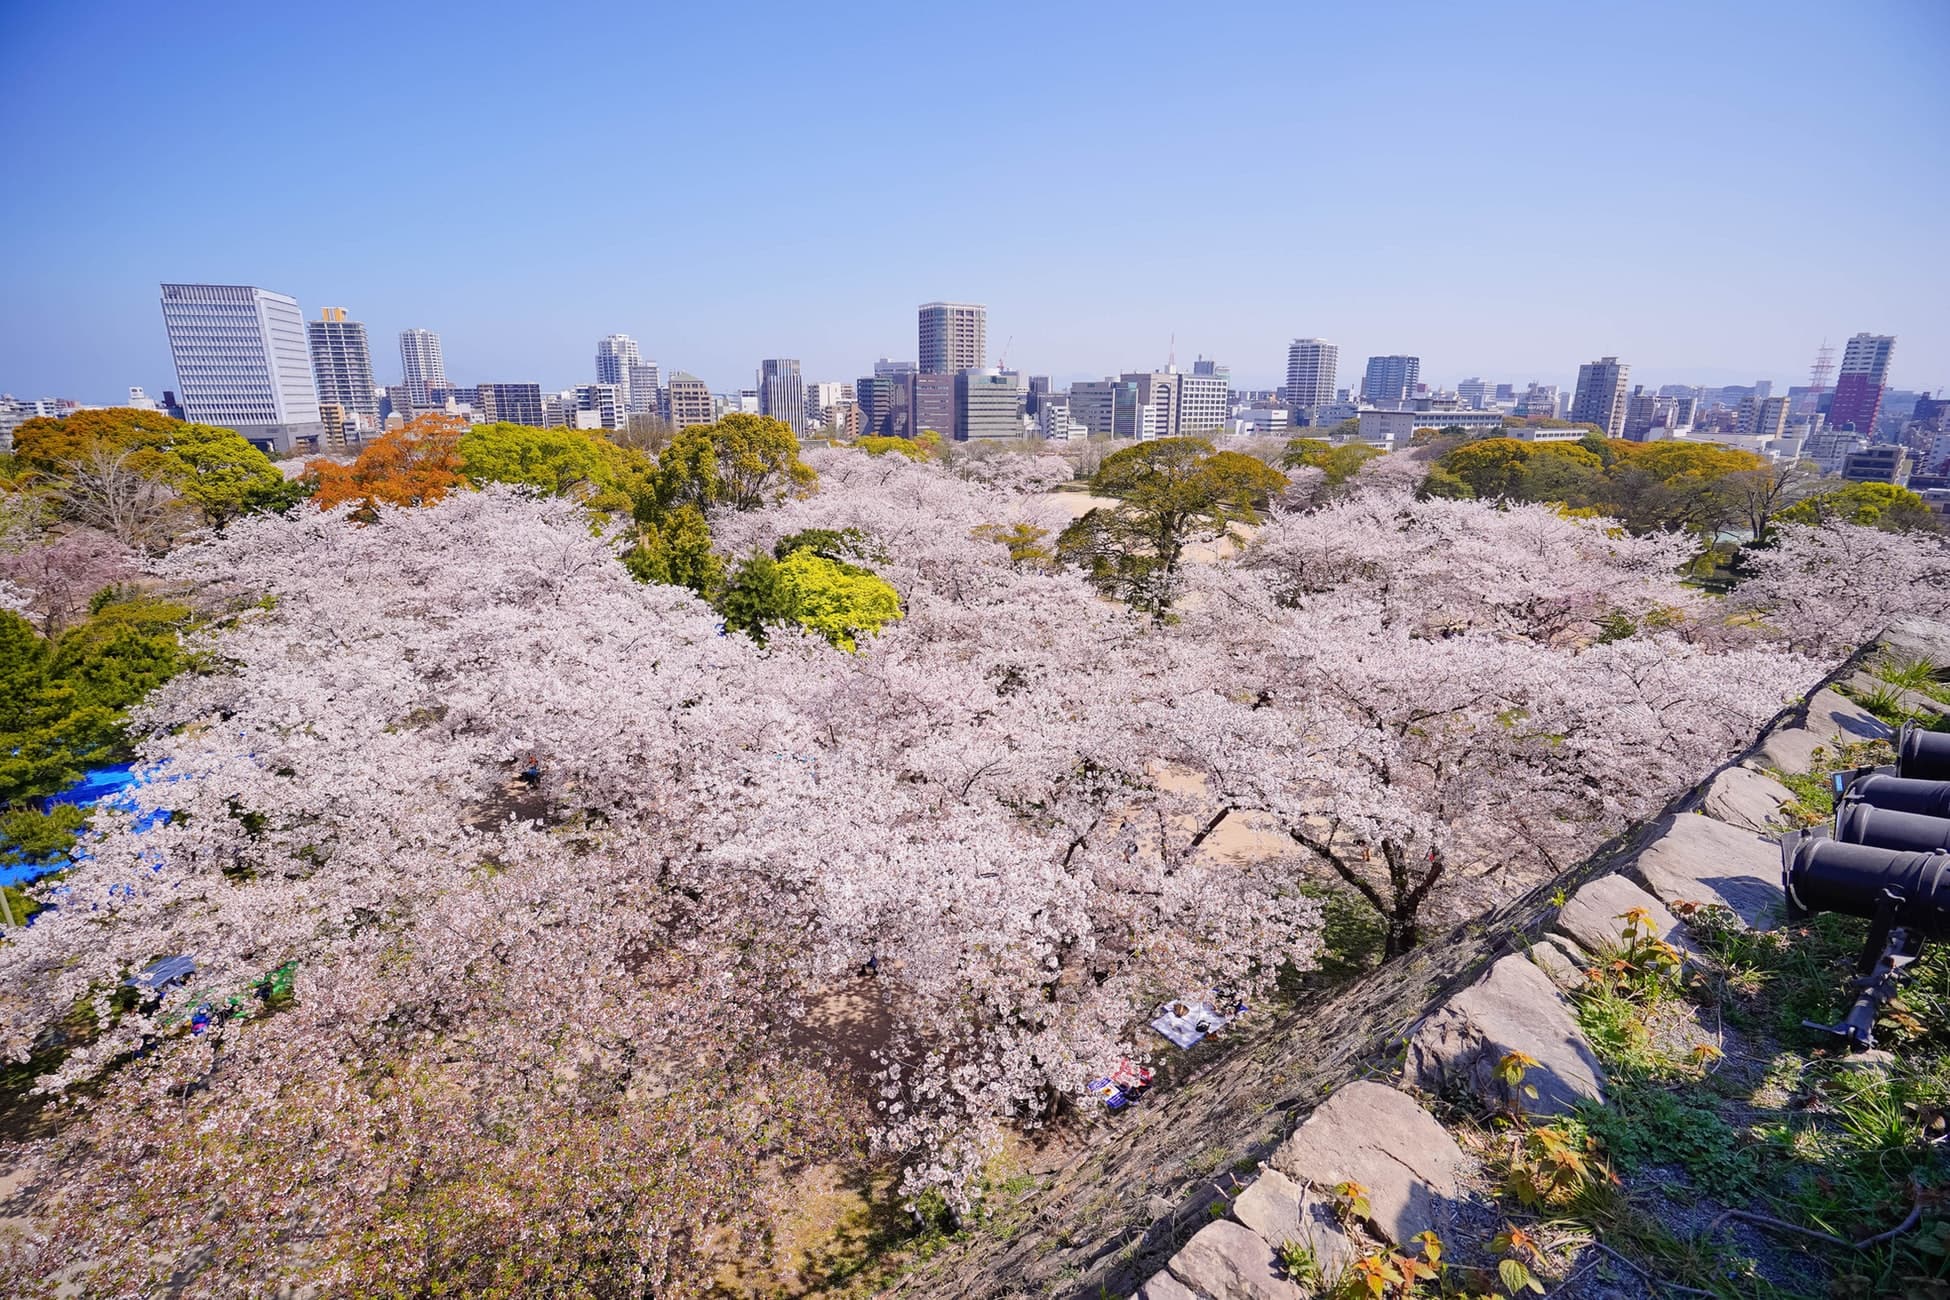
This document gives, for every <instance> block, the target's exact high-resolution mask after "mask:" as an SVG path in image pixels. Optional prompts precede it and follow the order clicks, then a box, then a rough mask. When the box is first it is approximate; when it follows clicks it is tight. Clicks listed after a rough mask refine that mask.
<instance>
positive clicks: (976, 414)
mask: <svg viewBox="0 0 1950 1300" xmlns="http://www.w3.org/2000/svg"><path fill="white" fill-rule="evenodd" d="M954 379H955V440H956V441H957V442H969V441H981V440H982V439H985V438H1020V437H1022V387H1021V385H1020V383H1019V382H1018V377H1017V376H1015V375H1012V374H1008V373H1005V372H1003V371H1000V370H962V371H959V372H957V373H956V375H955V377H954Z"/></svg>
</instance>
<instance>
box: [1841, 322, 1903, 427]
mask: <svg viewBox="0 0 1950 1300" xmlns="http://www.w3.org/2000/svg"><path fill="white" fill-rule="evenodd" d="M1895 351H1896V338H1895V335H1893V334H1857V335H1855V336H1853V337H1852V338H1850V339H1849V341H1848V347H1846V348H1844V349H1843V350H1842V368H1841V371H1840V372H1839V373H1838V374H1837V375H1836V376H1835V398H1834V400H1833V401H1832V402H1830V403H1829V406H1828V427H1829V428H1831V429H1853V430H1854V431H1855V432H1857V433H1859V434H1861V435H1862V436H1863V437H1865V438H1872V437H1874V436H1875V431H1876V416H1877V415H1878V414H1880V413H1881V411H1882V393H1883V389H1885V388H1886V387H1888V385H1889V358H1890V356H1891V355H1892V354H1893V353H1894V352H1895Z"/></svg>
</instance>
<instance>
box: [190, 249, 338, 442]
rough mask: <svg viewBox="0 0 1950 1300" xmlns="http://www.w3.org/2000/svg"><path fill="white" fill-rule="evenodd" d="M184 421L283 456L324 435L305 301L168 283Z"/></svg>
mask: <svg viewBox="0 0 1950 1300" xmlns="http://www.w3.org/2000/svg"><path fill="white" fill-rule="evenodd" d="M162 313H163V328H164V329H165V330H166V331H167V332H168V334H169V352H170V355H171V356H172V357H173V358H174V359H175V362H176V391H177V392H178V393H180V394H181V395H182V402H183V418H184V419H187V420H193V421H195V422H196V423H198V424H215V425H221V426H222V427H224V428H227V429H235V430H236V431H237V432H238V433H241V434H243V435H244V437H246V438H248V439H250V440H251V441H252V442H255V443H258V444H260V445H264V446H269V447H270V448H272V449H273V450H275V451H289V450H291V447H292V445H293V443H295V442H298V441H312V442H314V443H315V442H316V440H317V439H319V438H321V437H323V436H324V432H325V426H324V423H323V421H322V419H321V418H320V415H319V410H318V388H317V384H316V381H315V380H314V378H313V376H312V367H311V352H310V350H309V348H308V347H307V346H306V342H305V318H304V314H303V313H302V312H300V311H299V310H298V300H297V299H295V298H291V297H289V296H287V295H285V294H281V293H272V292H271V291H270V290H268V289H258V288H255V287H253V286H251V285H245V284H165V285H163V286H162Z"/></svg>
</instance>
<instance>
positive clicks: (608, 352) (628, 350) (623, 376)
mask: <svg viewBox="0 0 1950 1300" xmlns="http://www.w3.org/2000/svg"><path fill="white" fill-rule="evenodd" d="M642 360H643V357H642V356H641V355H640V354H639V353H638V352H637V347H636V340H635V339H633V338H631V337H630V336H629V335H627V334H605V335H604V336H603V337H602V338H600V339H598V340H596V382H597V383H599V384H614V385H616V389H617V391H618V392H620V393H622V395H623V403H624V409H625V410H628V409H631V408H630V367H631V366H634V365H637V364H639V363H641V362H642Z"/></svg>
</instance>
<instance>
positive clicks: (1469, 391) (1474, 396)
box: [1368, 361, 1507, 411]
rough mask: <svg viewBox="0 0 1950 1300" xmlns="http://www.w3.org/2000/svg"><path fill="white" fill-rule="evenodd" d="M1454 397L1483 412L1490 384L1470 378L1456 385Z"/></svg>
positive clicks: (1473, 409)
mask: <svg viewBox="0 0 1950 1300" xmlns="http://www.w3.org/2000/svg"><path fill="white" fill-rule="evenodd" d="M1368 364H1369V365H1373V364H1374V362H1372V361H1370V362H1369V363H1368ZM1506 387H1507V385H1506ZM1456 396H1457V397H1460V398H1462V401H1463V405H1464V406H1467V407H1468V408H1469V409H1470V410H1472V411H1480V410H1483V409H1484V408H1485V407H1487V406H1488V405H1489V403H1490V384H1489V383H1488V382H1487V381H1486V380H1483V379H1480V378H1477V377H1475V376H1471V377H1470V378H1468V379H1465V380H1463V381H1462V382H1461V383H1459V384H1457V385H1456Z"/></svg>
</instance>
